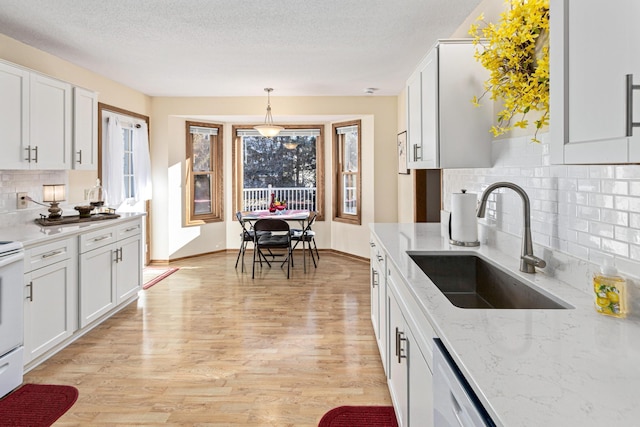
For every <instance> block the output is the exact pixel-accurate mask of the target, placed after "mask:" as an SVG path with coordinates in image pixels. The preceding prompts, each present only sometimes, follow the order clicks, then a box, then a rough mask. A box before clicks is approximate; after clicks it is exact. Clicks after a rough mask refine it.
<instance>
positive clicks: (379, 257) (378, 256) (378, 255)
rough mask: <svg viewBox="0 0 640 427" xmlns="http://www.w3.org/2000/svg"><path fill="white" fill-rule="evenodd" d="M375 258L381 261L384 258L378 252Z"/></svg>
mask: <svg viewBox="0 0 640 427" xmlns="http://www.w3.org/2000/svg"><path fill="white" fill-rule="evenodd" d="M376 258H378V261H379V262H382V261H383V260H384V257H383V256H382V255H380V254H376Z"/></svg>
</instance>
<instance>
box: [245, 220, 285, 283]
mask: <svg viewBox="0 0 640 427" xmlns="http://www.w3.org/2000/svg"><path fill="white" fill-rule="evenodd" d="M253 231H254V240H253V245H254V250H253V268H252V271H251V278H252V279H253V278H255V271H256V263H257V262H259V263H260V266H262V260H263V259H264V261H266V263H267V265H269V267H271V263H270V262H269V261H267V257H266V256H265V255H264V254H263V253H262V251H263V250H264V249H266V250H268V251H271V249H286V250H287V252H286V254H285V256H286V258H285V260H284V261H283V262H282V264H281V265H280V267H282V266H283V265H284V264H285V263H287V279H288V278H289V275H290V270H291V263H292V257H291V251H292V249H293V248H292V246H291V229H290V227H289V224H288V223H287V222H286V221H283V220H281V219H259V220H258V221H256V223H255V224H253ZM256 258H257V259H256Z"/></svg>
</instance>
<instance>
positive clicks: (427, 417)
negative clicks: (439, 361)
mask: <svg viewBox="0 0 640 427" xmlns="http://www.w3.org/2000/svg"><path fill="white" fill-rule="evenodd" d="M386 268H387V275H386V278H387V280H386V285H387V287H386V306H387V307H386V313H387V325H388V328H387V344H388V346H387V347H388V351H387V354H386V358H387V360H388V378H387V381H388V384H389V392H390V394H391V400H392V401H393V406H394V409H395V412H396V417H397V419H398V425H400V426H401V427H408V426H412V427H430V426H433V373H432V372H433V369H432V364H433V342H432V340H433V338H434V337H435V332H434V331H433V329H432V328H431V325H430V324H429V323H428V321H427V320H426V319H425V318H424V316H423V315H421V313H420V311H419V309H418V308H417V306H416V304H415V301H413V300H412V297H411V295H410V294H409V292H408V290H407V289H406V287H405V285H404V282H403V281H402V280H401V279H400V275H399V273H398V272H397V270H396V269H395V267H394V266H393V265H392V264H390V263H389V262H388V261H387V266H386Z"/></svg>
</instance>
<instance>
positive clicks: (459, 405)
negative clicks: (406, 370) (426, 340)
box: [433, 338, 495, 427]
mask: <svg viewBox="0 0 640 427" xmlns="http://www.w3.org/2000/svg"><path fill="white" fill-rule="evenodd" d="M434 342H435V345H434V350H433V367H434V370H433V410H434V426H435V427H495V423H494V422H493V421H492V420H491V417H490V416H489V414H488V413H487V411H486V410H485V409H484V407H483V406H482V403H480V401H479V400H478V397H477V396H476V394H475V393H474V392H473V390H472V389H471V387H470V386H469V383H468V382H467V380H466V379H465V378H464V376H463V375H462V372H460V369H458V367H457V366H456V364H455V362H454V361H453V359H452V358H451V356H450V355H449V352H448V351H447V349H446V348H445V347H444V345H443V344H442V341H441V340H439V339H437V338H436V339H434Z"/></svg>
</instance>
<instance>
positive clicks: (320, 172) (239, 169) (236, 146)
mask: <svg viewBox="0 0 640 427" xmlns="http://www.w3.org/2000/svg"><path fill="white" fill-rule="evenodd" d="M254 126H256V125H233V126H232V128H231V132H232V135H233V149H232V151H231V157H232V159H231V163H232V164H233V166H234V168H233V173H232V191H233V193H232V194H233V212H232V215H233V217H232V220H234V221H236V217H235V212H237V211H238V210H239V208H240V206H242V189H243V187H244V178H243V170H244V168H243V160H242V137H239V136H237V133H238V130H240V129H253V127H254ZM280 126H283V127H284V128H285V129H287V130H290V129H318V130H319V131H320V135H319V136H318V137H317V138H316V213H317V216H316V221H324V210H325V208H324V191H325V189H324V125H322V124H314V125H280Z"/></svg>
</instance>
